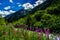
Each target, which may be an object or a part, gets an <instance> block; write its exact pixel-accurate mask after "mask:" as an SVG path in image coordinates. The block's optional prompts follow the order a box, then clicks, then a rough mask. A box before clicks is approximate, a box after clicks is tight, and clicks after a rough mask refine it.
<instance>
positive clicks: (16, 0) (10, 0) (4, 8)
mask: <svg viewBox="0 0 60 40" xmlns="http://www.w3.org/2000/svg"><path fill="white" fill-rule="evenodd" d="M44 1H46V0H1V1H0V14H1V15H2V16H3V17H4V16H6V15H9V14H11V13H14V12H16V11H18V10H20V9H22V8H24V9H25V10H26V9H29V8H34V7H35V6H37V5H39V4H41V3H43V2H44Z"/></svg>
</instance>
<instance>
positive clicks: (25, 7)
mask: <svg viewBox="0 0 60 40" xmlns="http://www.w3.org/2000/svg"><path fill="white" fill-rule="evenodd" d="M45 1H46V0H38V1H36V2H35V4H33V5H32V4H30V3H25V4H23V5H22V6H23V7H24V9H29V8H34V7H36V6H38V5H40V4H42V3H43V2H45ZM18 4H19V3H18Z"/></svg>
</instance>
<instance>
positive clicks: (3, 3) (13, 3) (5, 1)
mask: <svg viewBox="0 0 60 40" xmlns="http://www.w3.org/2000/svg"><path fill="white" fill-rule="evenodd" d="M35 1H37V0H12V1H11V2H10V0H2V1H0V3H1V5H0V10H4V7H7V6H11V9H12V10H15V11H17V10H19V9H21V8H22V6H21V7H18V4H17V3H20V4H21V5H23V4H24V3H27V2H29V3H31V4H34V3H35Z"/></svg>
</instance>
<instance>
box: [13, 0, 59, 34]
mask: <svg viewBox="0 0 60 40" xmlns="http://www.w3.org/2000/svg"><path fill="white" fill-rule="evenodd" d="M32 12H33V11H32ZM13 24H14V25H16V24H23V25H28V26H32V27H34V28H35V27H39V28H40V27H41V28H44V27H47V28H50V29H51V31H54V32H56V33H58V32H59V30H60V0H53V2H51V5H49V7H47V8H46V9H44V10H37V11H35V12H34V14H29V13H28V15H27V16H26V17H24V18H20V19H18V20H17V21H14V22H13Z"/></svg>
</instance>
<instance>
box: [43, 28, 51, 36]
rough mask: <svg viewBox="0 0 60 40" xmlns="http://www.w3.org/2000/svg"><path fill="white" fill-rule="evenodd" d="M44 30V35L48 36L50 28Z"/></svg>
mask: <svg viewBox="0 0 60 40" xmlns="http://www.w3.org/2000/svg"><path fill="white" fill-rule="evenodd" d="M44 32H45V34H46V36H48V37H49V34H50V29H49V28H48V29H47V28H44Z"/></svg>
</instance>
